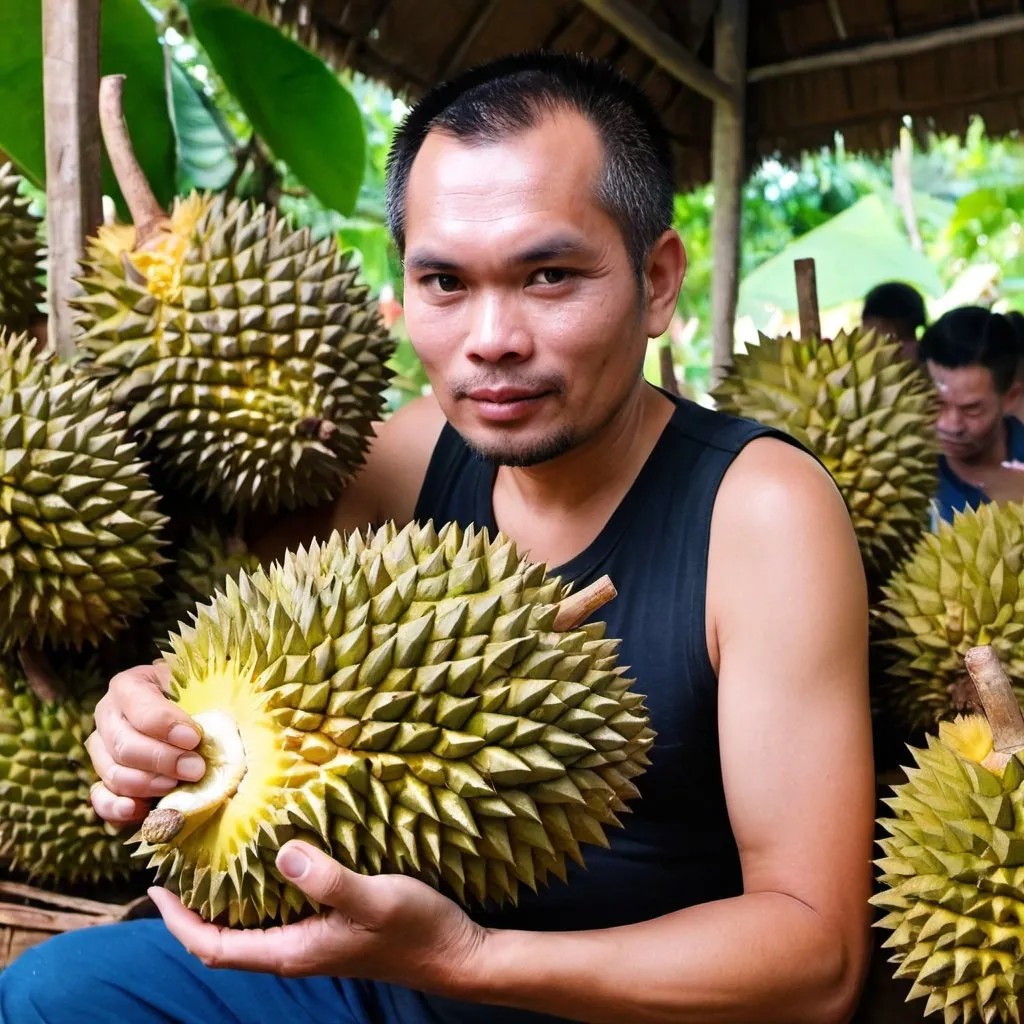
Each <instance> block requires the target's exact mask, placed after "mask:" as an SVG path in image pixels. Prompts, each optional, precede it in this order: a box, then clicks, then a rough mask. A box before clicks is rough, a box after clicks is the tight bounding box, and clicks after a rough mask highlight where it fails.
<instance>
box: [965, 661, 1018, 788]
mask: <svg viewBox="0 0 1024 1024" xmlns="http://www.w3.org/2000/svg"><path fill="white" fill-rule="evenodd" d="M964 664H965V665H966V666H967V671H968V672H969V673H970V676H971V679H972V680H973V681H974V687H975V689H976V690H977V691H978V699H979V700H980V701H981V706H982V707H983V708H984V710H985V717H986V718H987V719H988V724H989V726H990V727H991V729H992V752H991V753H990V754H989V755H988V757H986V758H985V760H984V761H983V762H982V763H983V764H984V766H985V767H986V768H989V769H990V770H995V771H1001V770H1002V769H1003V768H1005V767H1006V765H1007V763H1008V762H1009V760H1010V758H1011V757H1013V755H1014V754H1016V753H1017V752H1018V751H1020V750H1024V715H1022V714H1021V710H1020V704H1018V702H1017V698H1016V696H1015V695H1014V692H1013V686H1012V685H1011V684H1010V680H1009V678H1008V677H1007V675H1006V672H1005V671H1004V670H1003V666H1002V663H1001V662H1000V661H999V655H998V654H996V651H995V648H993V647H992V646H991V645H989V644H985V645H983V646H979V647H972V648H971V649H970V650H969V651H968V652H967V653H966V654H965V655H964Z"/></svg>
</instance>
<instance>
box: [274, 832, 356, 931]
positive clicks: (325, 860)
mask: <svg viewBox="0 0 1024 1024" xmlns="http://www.w3.org/2000/svg"><path fill="white" fill-rule="evenodd" d="M277 869H278V871H280V872H281V874H282V875H284V877H285V878H287V879H288V881H289V882H291V883H292V885H294V886H297V887H298V888H299V889H301V890H302V891H303V892H304V893H305V894H306V895H307V896H309V897H310V898H311V899H314V900H316V901H317V903H322V904H324V905H325V906H328V907H333V908H334V909H335V910H340V911H341V912H342V913H343V914H345V916H346V917H350V918H352V920H354V921H371V920H373V918H374V913H373V911H374V904H375V902H376V901H375V900H374V899H373V892H372V888H373V887H372V885H371V884H369V883H370V882H371V879H368V878H367V877H366V876H365V875H360V874H358V873H357V872H355V871H350V870H349V869H348V868H346V867H343V866H342V865H341V864H339V863H338V862H337V861H336V860H334V859H333V858H331V857H329V856H328V855H327V854H326V853H324V852H323V851H322V850H318V849H317V848H316V847H315V846H311V845H310V844H309V843H304V842H302V841H301V840H297V839H294V840H292V841H291V842H288V843H285V844H284V846H282V847H281V849H280V851H279V852H278V854H277Z"/></svg>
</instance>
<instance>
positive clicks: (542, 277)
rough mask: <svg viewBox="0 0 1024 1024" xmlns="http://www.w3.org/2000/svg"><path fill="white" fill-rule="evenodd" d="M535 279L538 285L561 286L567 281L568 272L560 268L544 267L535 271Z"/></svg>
mask: <svg viewBox="0 0 1024 1024" xmlns="http://www.w3.org/2000/svg"><path fill="white" fill-rule="evenodd" d="M536 279H537V281H538V283H539V284H562V283H563V282H564V281H567V280H568V279H569V271H568V270H562V269H561V268H560V267H544V268H543V269H542V270H538V271H537V274H536Z"/></svg>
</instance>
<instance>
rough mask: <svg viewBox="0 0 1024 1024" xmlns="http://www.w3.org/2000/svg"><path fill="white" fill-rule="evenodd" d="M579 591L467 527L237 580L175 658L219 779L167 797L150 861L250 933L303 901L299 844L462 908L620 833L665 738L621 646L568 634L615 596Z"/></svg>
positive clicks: (559, 869) (311, 557)
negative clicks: (286, 874)
mask: <svg viewBox="0 0 1024 1024" xmlns="http://www.w3.org/2000/svg"><path fill="white" fill-rule="evenodd" d="M606 582H607V581H598V583H599V584H602V583H606ZM564 590H565V588H564V587H563V586H562V584H561V583H560V581H559V579H557V578H546V576H545V570H544V567H543V566H540V565H531V564H530V563H528V562H527V561H525V560H524V559H522V558H521V557H520V556H519V555H518V553H517V551H516V548H515V546H514V545H513V544H512V542H510V541H508V540H506V539H505V538H504V537H503V536H501V535H499V536H498V537H496V538H495V539H493V540H491V539H490V538H489V537H488V535H487V533H486V532H475V531H473V530H468V531H466V532H463V531H462V530H461V529H460V528H459V527H458V526H455V525H452V524H449V525H447V526H445V527H444V528H443V529H442V530H441V532H440V534H438V533H436V532H435V531H434V529H433V526H432V525H430V524H427V525H419V524H410V525H408V526H406V527H405V528H403V529H402V530H400V531H397V530H396V529H395V528H394V526H393V525H388V526H385V527H382V528H381V529H379V530H377V531H372V532H367V533H366V534H365V535H364V534H361V533H353V534H351V535H349V536H347V537H346V538H344V539H343V538H342V537H341V536H340V535H339V534H338V533H334V534H333V535H332V536H331V538H330V539H329V540H328V541H327V542H326V543H323V544H318V543H314V544H312V545H311V546H310V547H309V549H308V550H304V549H303V550H299V551H298V552H295V553H289V554H288V555H287V556H286V557H285V558H284V560H283V562H281V563H274V564H272V565H271V566H270V567H269V569H267V570H263V569H261V570H259V571H256V572H254V573H251V574H245V573H243V574H242V575H241V576H240V577H239V578H238V580H237V582H236V581H233V580H230V579H229V580H228V582H227V583H226V584H225V588H224V591H223V592H222V593H219V594H218V595H217V596H216V598H215V599H214V600H213V601H212V602H211V603H210V604H208V605H204V606H202V607H200V609H199V611H198V613H197V615H198V618H197V622H196V625H195V627H194V628H185V629H183V631H182V633H181V634H180V635H172V637H171V645H172V649H173V650H172V653H171V654H170V655H169V656H168V662H169V665H170V668H171V675H172V689H173V694H174V696H175V698H176V699H177V700H178V701H179V702H180V705H181V707H182V708H183V709H184V710H185V711H187V712H188V713H189V714H190V715H191V716H192V717H193V718H194V719H195V720H196V721H197V722H198V724H199V725H200V727H201V728H202V730H203V733H204V737H203V740H202V743H201V745H200V747H199V751H200V753H201V754H202V755H203V756H204V757H205V758H206V760H207V764H208V770H207V773H206V775H205V776H204V777H203V779H201V780H200V781H199V782H198V783H194V784H190V785H182V786H180V787H179V788H178V789H176V790H174V791H173V792H171V793H170V794H169V795H167V796H166V797H164V798H163V799H162V800H161V801H160V802H159V804H158V805H157V806H156V808H154V810H153V811H152V812H151V813H150V815H149V817H148V818H147V819H146V821H145V822H144V824H143V827H142V829H141V830H140V832H139V833H138V834H137V835H136V836H135V837H134V841H135V842H137V843H138V844H139V845H138V848H137V851H136V852H137V855H138V856H140V857H142V858H148V862H149V866H151V867H154V868H156V869H157V877H158V879H160V880H163V881H164V882H165V884H166V885H168V887H169V888H171V889H172V890H173V891H174V892H176V893H178V894H179V895H180V896H181V898H182V900H183V902H184V903H185V905H186V906H189V907H191V908H193V909H195V910H197V911H198V912H199V913H200V914H201V915H202V916H203V917H206V918H217V917H219V916H220V915H222V914H225V913H226V916H227V919H228V921H229V922H231V923H235V922H241V923H242V924H244V925H256V924H259V923H260V922H261V921H263V920H265V919H267V918H280V919H282V920H287V919H288V918H289V917H291V916H294V914H295V913H296V912H300V911H302V910H303V909H304V908H305V907H306V906H307V900H306V897H305V896H304V895H303V894H302V892H301V891H300V890H298V889H296V888H294V887H292V886H290V885H288V884H287V883H286V882H285V880H284V878H283V876H281V875H280V873H279V872H278V871H277V868H276V867H275V864H274V856H275V853H276V851H277V850H278V849H279V848H280V846H281V845H282V844H283V843H284V842H285V841H287V840H288V839H289V838H292V837H296V836H300V837H303V838H305V839H307V840H309V841H311V842H313V843H316V844H318V845H320V846H321V848H323V849H325V850H328V851H330V852H331V853H332V854H333V856H335V857H336V858H337V859H338V860H339V861H340V862H341V863H343V864H345V865H347V866H348V867H350V868H352V869H354V870H357V871H361V872H370V873H372V872H380V871H399V872H405V873H409V874H412V875H415V876H417V877H420V878H422V879H423V880H425V881H427V882H429V883H430V884H434V885H439V884H441V883H442V882H443V883H445V884H446V885H447V886H449V887H450V888H451V890H452V891H454V893H455V894H456V895H457V897H458V898H459V899H462V900H466V901H468V900H477V901H484V900H486V899H491V900H495V901H499V902H500V901H502V900H504V899H506V898H510V899H513V900H514V899H515V898H516V894H517V890H518V887H519V885H520V884H524V885H527V886H530V887H531V888H534V887H536V886H537V885H538V884H543V883H545V882H546V880H547V876H548V875H549V873H552V874H554V875H556V876H558V877H561V878H564V877H565V874H564V871H565V858H566V857H567V856H568V857H571V858H573V859H574V860H576V861H579V862H581V863H582V855H581V852H580V848H579V844H580V843H583V842H589V843H600V844H606V839H605V836H604V826H606V825H619V824H620V822H619V820H618V818H617V817H616V812H621V811H624V810H626V809H627V807H626V804H625V802H624V801H625V800H627V799H629V798H632V797H635V796H636V795H637V789H636V787H635V786H634V785H633V783H632V782H631V781H630V780H631V779H632V778H633V777H635V776H637V775H639V774H641V773H642V772H643V771H644V766H645V765H646V764H647V763H649V762H648V760H647V757H646V753H645V752H646V750H647V749H648V748H649V746H650V744H651V742H652V739H653V733H652V732H651V730H650V728H649V725H648V717H647V713H646V710H645V708H644V706H643V697H642V696H641V695H640V694H637V693H634V692H632V691H631V689H630V686H631V681H630V680H628V679H626V678H625V677H624V676H623V669H622V668H621V667H617V666H616V651H617V647H618V641H616V640H612V639H606V638H605V637H604V635H603V632H604V629H603V626H602V625H600V624H596V625H595V624H590V625H586V626H578V627H577V626H576V625H575V623H577V622H579V621H582V619H583V618H585V617H586V616H587V615H588V614H590V613H592V612H593V611H594V610H596V607H598V606H599V605H600V604H603V603H604V601H606V600H607V599H608V597H609V596H610V594H609V592H608V591H607V590H606V589H605V588H604V586H598V587H597V590H598V591H599V593H598V594H597V596H596V597H595V596H594V592H593V591H592V590H591V589H590V588H588V589H587V590H586V591H581V592H580V593H579V594H576V595H571V596H568V597H566V596H565V594H564ZM612 593H613V591H612Z"/></svg>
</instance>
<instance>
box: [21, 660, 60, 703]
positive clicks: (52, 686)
mask: <svg viewBox="0 0 1024 1024" xmlns="http://www.w3.org/2000/svg"><path fill="white" fill-rule="evenodd" d="M18 660H19V661H20V662H21V667H22V668H23V669H24V670H25V681H26V682H27V683H28V685H29V686H30V687H31V689H32V692H33V693H34V694H35V695H36V696H37V697H38V698H39V699H40V700H41V701H42V702H43V703H44V704H52V703H53V702H54V701H58V700H61V699H62V698H64V697H66V696H67V687H66V686H65V685H64V683H63V682H62V681H61V679H60V678H59V677H58V675H57V673H56V672H55V671H54V669H53V666H52V665H51V664H50V659H49V658H47V656H46V655H45V654H44V653H43V652H42V651H33V650H30V649H29V648H27V647H19V648H18Z"/></svg>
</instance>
